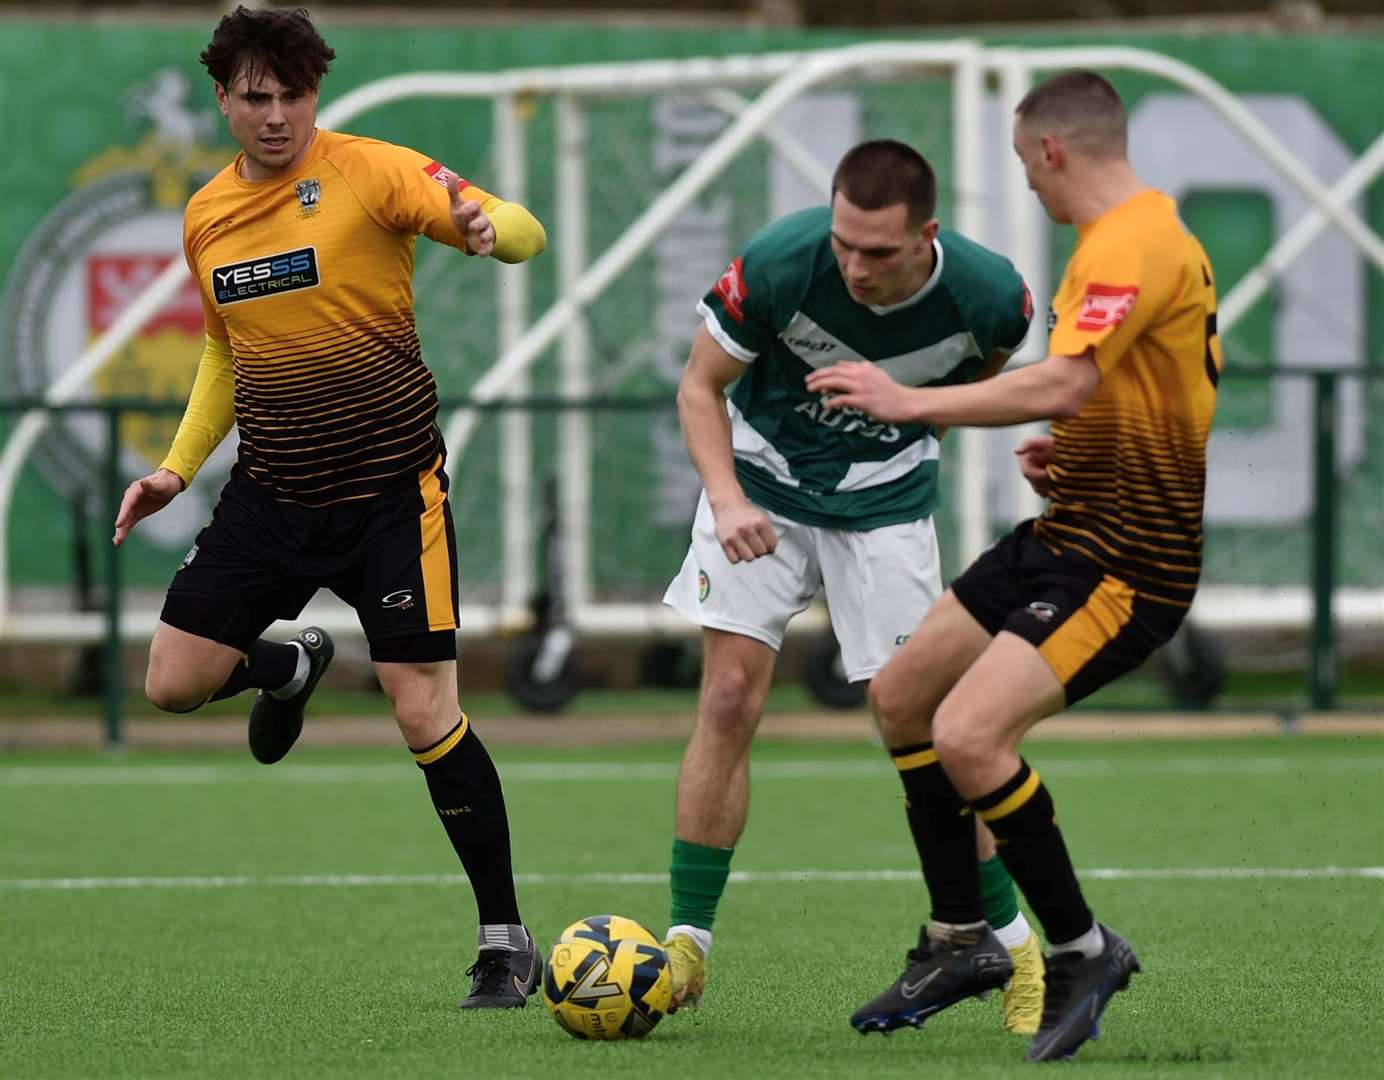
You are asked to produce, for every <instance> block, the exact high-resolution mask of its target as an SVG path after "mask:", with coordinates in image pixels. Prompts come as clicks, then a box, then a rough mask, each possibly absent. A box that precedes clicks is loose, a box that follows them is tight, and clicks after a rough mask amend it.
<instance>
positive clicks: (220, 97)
mask: <svg viewBox="0 0 1384 1080" xmlns="http://www.w3.org/2000/svg"><path fill="white" fill-rule="evenodd" d="M216 106H217V108H219V109H220V110H221V115H222V116H230V115H231V95H230V94H228V93H226V88H225V87H224V86H222V85H221V84H220V83H216Z"/></svg>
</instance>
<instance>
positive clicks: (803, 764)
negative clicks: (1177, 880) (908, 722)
mask: <svg viewBox="0 0 1384 1080" xmlns="http://www.w3.org/2000/svg"><path fill="white" fill-rule="evenodd" d="M1037 764H1038V767H1039V770H1040V772H1042V774H1043V775H1044V776H1051V777H1054V778H1067V777H1070V778H1077V779H1082V778H1100V777H1125V776H1281V775H1286V774H1289V773H1294V772H1312V771H1315V770H1323V771H1326V772H1333V773H1368V772H1379V773H1384V756H1380V757H1373V758H1372V757H1368V756H1365V757H1361V756H1355V757H1326V758H1308V759H1306V760H1298V759H1296V758H1294V757H1292V756H1291V755H1285V756H1283V757H1267V758H1244V759H1239V760H1237V759H1235V758H1233V757H1231V756H1226V757H1201V758H1173V759H1171V760H1161V761H1160V760H1139V759H1121V758H1087V759H1081V758H1073V759H1069V760H1062V759H1053V760H1048V761H1041V760H1040V761H1039V762H1038V763H1037ZM893 771H894V770H893V769H891V768H890V767H889V763H888V761H887V760H885V758H884V755H883V753H882V752H881V754H880V759H879V760H878V761H833V760H819V761H814V760H804V761H769V762H763V763H760V764H757V765H753V766H752V769H751V772H752V775H753V776H754V778H755V779H756V780H854V779H872V778H875V777H884V776H890V775H892V774H893ZM677 773H678V766H677V764H676V763H674V762H652V761H644V762H639V761H631V762H618V761H605V762H603V761H586V762H572V763H565V762H557V761H554V762H518V763H515V764H512V765H503V766H502V767H501V769H500V775H501V778H502V779H503V780H504V781H505V782H506V783H521V784H522V783H530V782H543V783H548V782H558V781H587V780H659V781H663V780H671V779H673V778H675V777H676V776H677ZM416 776H417V770H416V769H415V768H413V766H412V764H411V763H409V762H407V761H401V762H399V763H398V764H381V765H276V766H274V767H273V768H269V769H267V768H265V767H264V766H262V765H249V764H246V765H91V766H80V765H78V766H71V765H54V766H44V765H13V766H8V767H0V788H5V787H48V786H53V787H97V786H101V787H105V786H112V785H114V786H140V785H147V786H163V785H206V784H379V783H396V782H409V781H412V780H413V779H414V778H416Z"/></svg>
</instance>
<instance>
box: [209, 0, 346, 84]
mask: <svg viewBox="0 0 1384 1080" xmlns="http://www.w3.org/2000/svg"><path fill="white" fill-rule="evenodd" d="M200 59H201V61H202V66H203V67H204V68H206V69H207V74H209V75H210V76H211V77H212V78H213V79H215V80H216V81H217V82H218V83H220V84H221V86H222V87H224V88H225V89H227V90H229V89H230V86H231V82H232V80H234V79H235V78H236V77H237V76H239V75H244V76H245V77H246V78H252V77H253V76H255V75H257V74H259V73H261V72H264V71H269V72H271V73H272V74H273V76H274V78H276V79H278V80H279V82H280V83H282V84H283V85H284V87H285V88H286V89H289V90H316V89H317V87H318V85H319V84H320V83H321V82H322V76H323V75H325V74H326V73H327V68H328V65H329V64H330V63H331V61H333V60H335V59H336V53H335V52H333V51H332V49H331V48H330V47H329V46H328V45H327V43H326V42H325V41H323V40H322V36H321V35H320V34H319V33H318V32H317V29H316V28H315V27H314V26H313V25H312V21H311V20H310V19H309V18H308V13H307V10H306V9H305V8H298V9H297V10H296V11H272V10H258V11H257V10H253V9H251V8H247V7H238V8H236V9H235V10H234V11H232V12H231V13H230V14H229V15H225V16H223V17H222V19H221V21H220V22H219V23H218V24H217V26H216V31H215V33H213V34H212V36H211V44H210V45H208V46H207V47H206V49H205V50H203V52H202V55H201V57H200Z"/></svg>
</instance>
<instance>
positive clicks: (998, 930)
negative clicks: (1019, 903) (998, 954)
mask: <svg viewBox="0 0 1384 1080" xmlns="http://www.w3.org/2000/svg"><path fill="white" fill-rule="evenodd" d="M1032 933H1033V928H1032V927H1030V926H1029V925H1028V920H1027V919H1025V918H1024V913H1023V912H1022V911H1021V912H1019V914H1017V915H1016V916H1014V921H1013V922H1012V923H1009V924H1008V925H1006V926H997V927H995V937H997V938H999V939H1000V944H1001V945H1003V946H1004V947H1005V948H1006V949H1009V950H1011V951H1012V950H1014V949H1017V948H1018V947H1019V946H1020V945H1022V944H1023V943H1024V942H1025V941H1027V940H1028V939H1029V935H1030V934H1032Z"/></svg>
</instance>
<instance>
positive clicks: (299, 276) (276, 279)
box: [211, 247, 322, 304]
mask: <svg viewBox="0 0 1384 1080" xmlns="http://www.w3.org/2000/svg"><path fill="white" fill-rule="evenodd" d="M321 283H322V279H321V277H320V276H319V275H318V273H317V249H316V248H315V247H304V248H294V249H293V250H292V251H281V252H279V253H278V254H277V255H264V256H262V257H260V258H258V259H246V260H245V261H244V262H238V263H228V264H227V265H225V266H218V267H215V268H214V269H213V270H212V272H211V295H212V298H213V299H214V300H215V301H216V302H217V303H218V304H239V303H241V302H242V301H245V300H259V299H261V298H262V297H265V296H277V295H279V294H280V293H286V292H296V291H297V290H299V289H315V288H317V286H318V285H320V284H321Z"/></svg>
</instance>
